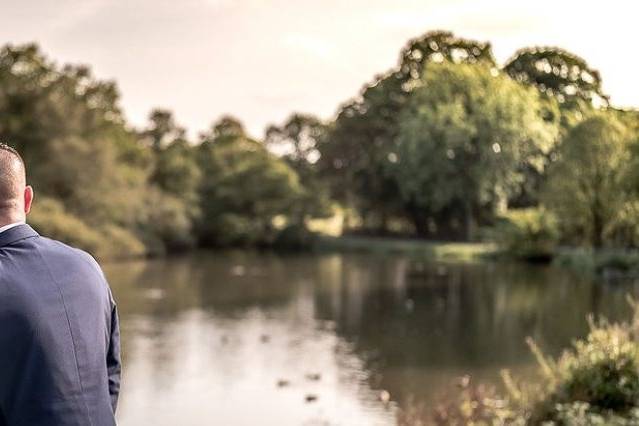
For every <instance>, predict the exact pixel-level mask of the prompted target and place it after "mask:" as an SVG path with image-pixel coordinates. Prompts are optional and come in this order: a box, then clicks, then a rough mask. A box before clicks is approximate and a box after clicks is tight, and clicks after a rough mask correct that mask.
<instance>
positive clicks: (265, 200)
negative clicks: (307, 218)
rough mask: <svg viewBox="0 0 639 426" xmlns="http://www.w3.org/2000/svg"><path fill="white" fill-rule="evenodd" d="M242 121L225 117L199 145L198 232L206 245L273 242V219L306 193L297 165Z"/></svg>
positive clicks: (285, 214) (286, 210) (287, 213)
mask: <svg viewBox="0 0 639 426" xmlns="http://www.w3.org/2000/svg"><path fill="white" fill-rule="evenodd" d="M229 123H231V124H232V125H230V126H229ZM238 124H239V122H238V121H237V120H235V119H231V118H229V117H225V118H223V119H222V120H221V121H219V122H218V123H216V124H214V126H213V127H212V130H211V131H210V132H209V133H208V134H203V135H202V141H201V142H202V143H201V145H200V146H199V148H198V162H199V164H200V168H201V170H202V172H203V175H202V183H201V186H200V198H201V200H202V201H201V208H202V217H201V220H200V222H199V226H198V236H199V238H200V241H201V243H203V244H205V245H227V244H249V245H250V244H269V243H271V242H273V239H274V237H275V229H274V225H273V220H274V219H275V217H277V216H280V215H281V216H285V217H286V216H288V215H290V213H291V211H292V210H293V209H294V208H295V205H296V203H297V202H298V200H299V196H300V193H301V187H300V184H299V180H298V177H297V174H296V173H295V171H294V170H292V169H291V168H290V167H289V166H288V165H287V164H286V163H285V162H284V161H283V160H281V159H279V158H277V157H276V156H275V155H273V154H271V153H270V152H268V151H267V150H266V148H265V147H264V145H263V144H261V143H260V142H258V141H255V140H252V139H250V138H249V137H248V136H246V134H244V132H243V131H241V129H242V126H241V125H239V126H238ZM229 129H230V131H229Z"/></svg>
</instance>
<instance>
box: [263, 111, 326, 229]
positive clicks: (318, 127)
mask: <svg viewBox="0 0 639 426" xmlns="http://www.w3.org/2000/svg"><path fill="white" fill-rule="evenodd" d="M326 132H327V126H326V125H325V124H324V123H322V122H321V121H320V120H319V119H317V118H316V117H313V116H310V115H304V114H293V115H291V116H290V117H289V118H288V120H287V121H286V122H285V123H284V124H283V125H282V126H275V125H271V126H269V127H268V128H267V130H266V136H265V139H264V142H265V143H266V146H267V147H268V148H269V149H271V150H272V151H273V152H275V153H277V154H278V155H280V156H281V158H283V159H284V160H285V161H286V162H287V163H288V165H289V166H291V168H292V169H293V170H295V172H296V173H297V175H298V177H299V180H300V184H301V186H302V191H303V194H302V195H301V200H300V202H299V203H298V204H297V205H298V207H299V211H298V212H297V213H296V214H295V215H294V216H295V217H294V218H293V219H294V220H295V221H296V222H298V224H299V225H301V226H304V225H305V220H306V218H307V217H308V216H316V217H318V216H326V215H329V214H330V208H329V207H330V202H329V194H328V187H327V185H325V184H324V183H323V182H322V181H321V179H320V176H319V174H318V171H317V168H316V167H315V164H316V163H317V161H318V160H319V157H320V152H319V150H318V146H319V145H321V143H322V142H323V140H324V138H325V137H326Z"/></svg>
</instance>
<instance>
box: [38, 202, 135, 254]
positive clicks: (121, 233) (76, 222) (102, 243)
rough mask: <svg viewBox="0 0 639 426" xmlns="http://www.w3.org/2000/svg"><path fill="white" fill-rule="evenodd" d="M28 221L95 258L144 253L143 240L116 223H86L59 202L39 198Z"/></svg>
mask: <svg viewBox="0 0 639 426" xmlns="http://www.w3.org/2000/svg"><path fill="white" fill-rule="evenodd" d="M29 223H30V224H31V225H32V226H33V227H34V228H35V229H36V230H37V231H38V232H40V233H42V234H43V235H46V236H48V237H51V238H55V239H57V240H60V241H62V242H65V243H67V244H70V245H72V246H75V247H82V248H84V249H85V250H88V251H89V252H91V253H92V254H93V255H94V256H96V257H98V258H128V257H136V256H144V255H146V254H147V253H146V248H145V246H144V244H142V242H141V241H140V240H139V239H137V238H136V237H135V236H134V235H132V234H131V233H130V232H128V231H126V230H125V229H123V228H121V227H118V226H115V225H103V226H101V227H99V228H93V227H91V226H88V225H87V224H86V223H85V222H83V221H82V220H81V219H79V218H78V217H76V216H74V215H72V214H70V213H69V212H67V211H66V210H65V208H64V206H63V205H62V203H60V202H59V201H56V200H53V199H51V198H46V197H45V198H41V199H39V200H38V202H37V203H36V204H35V205H34V208H33V211H32V212H31V214H30V216H29Z"/></svg>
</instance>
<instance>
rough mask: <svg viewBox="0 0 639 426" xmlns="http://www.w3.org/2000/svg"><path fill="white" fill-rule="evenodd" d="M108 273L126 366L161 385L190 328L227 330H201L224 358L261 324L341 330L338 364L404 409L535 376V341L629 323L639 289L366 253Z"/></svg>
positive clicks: (557, 343)
mask: <svg viewBox="0 0 639 426" xmlns="http://www.w3.org/2000/svg"><path fill="white" fill-rule="evenodd" d="M105 269H106V273H107V276H108V277H109V279H110V281H111V284H112V286H113V290H114V293H115V295H116V298H117V300H118V303H119V308H120V313H121V318H122V334H123V346H124V357H125V362H126V361H127V356H128V355H127V354H128V352H129V351H136V350H137V351H138V352H137V353H139V351H143V352H144V353H145V355H144V359H145V360H146V361H145V362H147V361H148V363H149V364H150V365H151V368H152V371H156V372H157V377H154V380H156V381H157V383H156V384H157V386H158V387H161V386H164V385H167V382H168V381H170V380H171V378H172V377H174V375H175V371H173V370H175V369H176V368H179V366H180V362H181V360H179V359H177V358H179V356H180V355H179V354H180V353H181V352H180V347H179V346H180V342H182V341H183V340H182V339H183V337H182V336H181V333H184V324H186V323H189V321H196V322H197V321H201V323H202V324H204V323H207V324H213V327H214V328H222V329H224V330H225V331H224V333H227V335H228V336H229V341H230V343H228V342H227V343H224V342H222V341H221V339H222V337H223V336H221V334H220V332H219V330H217V331H216V330H213V329H209V328H207V327H208V326H203V327H204V328H203V329H204V330H207V331H205V332H204V335H203V336H202V339H205V340H206V345H208V346H207V347H208V348H212V349H210V350H213V351H214V353H215V357H217V358H219V357H223V356H225V354H228V353H233V351H234V347H233V346H232V338H233V336H234V335H235V334H240V333H241V329H240V328H238V327H241V326H242V323H243V321H244V320H245V319H246V318H253V319H252V320H249V322H250V321H253V323H254V324H258V325H259V324H266V323H267V322H268V323H269V324H271V325H272V324H273V323H277V324H281V326H282V328H281V330H280V332H281V336H278V337H286V336H288V335H296V336H298V337H299V336H303V337H299V338H303V339H310V340H308V341H312V340H313V339H315V338H316V337H314V336H315V334H317V333H333V332H334V333H335V334H336V335H337V336H338V337H339V338H340V339H339V344H338V345H337V346H336V347H335V351H336V352H335V355H336V358H337V360H338V362H340V360H351V361H352V360H353V356H352V355H353V354H354V355H356V357H357V358H359V359H361V360H362V361H363V363H364V365H363V368H364V370H365V371H367V372H370V375H368V376H367V379H366V380H368V382H369V383H370V384H371V385H372V386H373V387H374V388H377V387H383V388H387V389H389V390H390V391H391V393H392V395H393V398H400V399H401V398H402V395H408V394H410V393H414V394H416V395H422V394H426V393H429V392H432V391H433V389H434V388H436V387H441V386H443V385H446V384H448V382H449V381H450V380H451V379H452V378H453V377H454V376H458V375H461V374H465V373H471V374H473V375H482V374H483V375H484V376H486V375H487V374H493V375H496V372H497V371H498V369H500V368H502V367H511V368H515V369H517V368H518V367H526V366H528V365H529V364H531V363H532V358H531V356H530V354H529V351H528V348H527V347H526V345H525V343H524V339H525V337H526V336H529V335H530V336H533V337H534V338H535V339H536V340H537V341H538V342H539V344H540V345H541V346H542V348H544V350H547V351H549V352H551V353H557V351H558V350H559V349H560V348H563V347H565V346H566V345H567V344H569V343H570V341H571V340H572V339H573V338H575V337H578V336H581V335H583V334H584V333H585V332H586V328H587V325H586V321H585V318H586V315H587V314H588V313H589V312H595V313H600V314H605V315H607V316H609V317H611V318H612V319H616V318H620V317H623V316H624V315H625V314H626V313H627V312H628V308H627V304H626V301H625V295H626V293H627V292H629V291H630V292H632V290H633V289H632V288H631V287H628V286H624V285H621V284H619V283H615V284H605V283H592V282H590V281H588V280H586V279H583V278H579V277H577V276H573V275H571V274H569V273H567V272H566V271H564V270H557V269H552V268H548V267H539V266H535V267H529V266H525V265H516V264H504V265H502V264H463V265H453V264H430V263H424V264H419V263H417V262H415V261H411V260H410V259H409V258H406V257H399V256H397V257H390V256H381V255H380V256H375V255H361V254H359V255H355V254H349V255H295V256H276V255H267V254H257V253H247V252H225V253H198V254H194V255H191V256H188V257H181V258H174V259H163V260H157V261H150V262H128V263H122V264H113V265H107V267H106V268H105ZM193 315H196V316H197V317H193ZM271 320H273V321H271ZM258 338H259V336H258ZM134 343H135V344H136V345H137V346H136V348H131V347H130V345H131V344H134ZM293 343H294V342H293ZM224 344H226V345H227V346H217V345H224ZM215 348H219V350H218V349H215ZM344 351H345V353H342V352H344ZM231 364H232V363H231ZM351 370H352V369H350V370H349V369H348V368H344V371H351ZM229 374H230V373H229ZM351 379H352V378H351ZM168 384H170V383H168Z"/></svg>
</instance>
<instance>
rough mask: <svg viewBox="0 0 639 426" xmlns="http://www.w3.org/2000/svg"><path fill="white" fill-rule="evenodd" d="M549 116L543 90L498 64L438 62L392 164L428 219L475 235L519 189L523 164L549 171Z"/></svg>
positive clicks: (417, 96)
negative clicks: (529, 85)
mask: <svg viewBox="0 0 639 426" xmlns="http://www.w3.org/2000/svg"><path fill="white" fill-rule="evenodd" d="M542 117H543V116H542V103H541V102H540V98H539V95H538V94H537V92H536V91H535V90H533V89H531V88H527V87H525V86H522V85H520V84H518V83H516V82H514V81H512V80H511V79H510V78H509V77H507V76H505V75H503V74H500V73H499V71H497V70H496V69H494V68H490V67H488V66H485V65H454V64H453V65H451V64H437V65H436V64H432V65H430V66H429V68H428V72H427V73H426V75H425V77H424V78H423V80H422V81H421V83H420V85H419V86H418V87H417V88H415V89H414V90H413V92H412V94H411V98H410V103H409V105H408V107H407V108H406V109H405V110H404V112H403V114H402V117H401V132H400V134H399V138H398V144H397V149H396V152H395V156H396V157H395V158H396V161H394V162H393V163H391V164H390V165H389V168H391V170H392V171H393V173H394V175H395V176H396V180H397V182H398V186H399V189H400V193H401V195H402V197H403V199H404V201H405V202H407V203H411V204H413V205H414V206H416V207H417V208H418V209H419V212H420V214H421V215H422V216H423V217H425V220H424V219H422V221H424V222H430V223H432V224H433V225H434V227H435V228H440V227H444V228H451V229H452V230H453V231H454V230H455V229H456V230H457V231H456V232H457V233H458V234H462V233H463V234H465V235H466V237H467V238H472V237H473V236H474V232H475V227H476V224H477V223H478V222H479V221H480V220H482V218H483V217H487V218H488V219H489V220H490V219H492V218H494V215H495V213H497V212H499V210H500V209H502V210H503V208H504V207H505V206H506V205H507V201H508V198H509V197H510V196H512V195H513V194H515V193H517V191H518V190H519V188H520V185H521V182H522V180H523V175H522V168H521V165H524V164H526V165H531V166H534V167H538V168H540V169H542V170H543V167H544V162H543V161H544V158H545V154H546V153H547V152H548V151H549V150H550V149H551V148H552V146H553V143H554V141H555V137H556V134H557V127H556V126H554V125H553V123H548V122H546V121H545V120H544V119H543V118H542ZM445 221H447V222H445Z"/></svg>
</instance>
